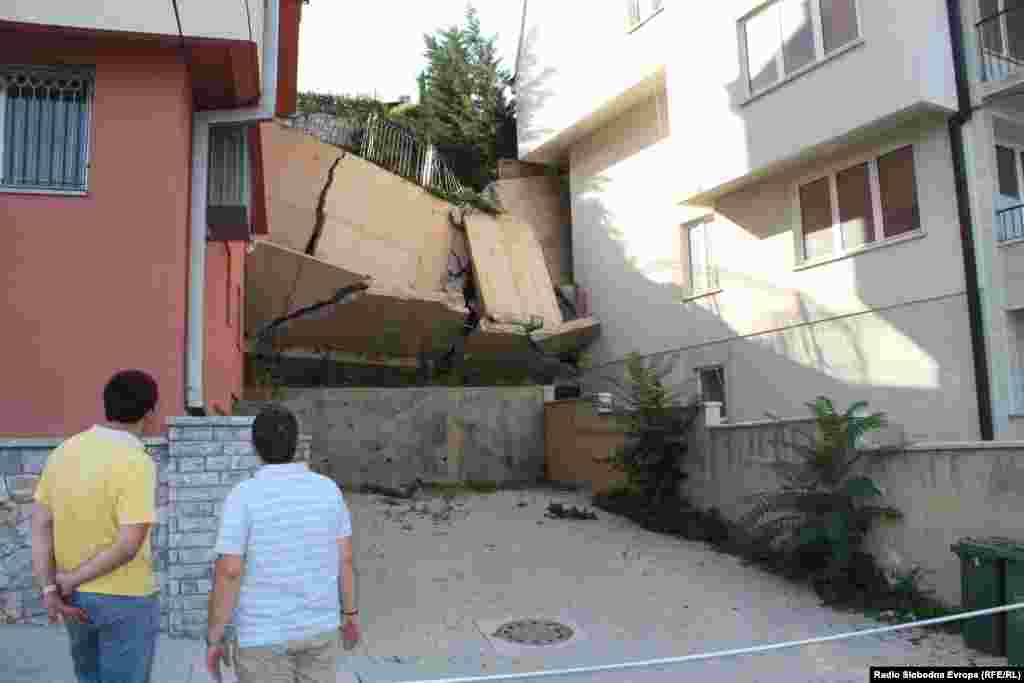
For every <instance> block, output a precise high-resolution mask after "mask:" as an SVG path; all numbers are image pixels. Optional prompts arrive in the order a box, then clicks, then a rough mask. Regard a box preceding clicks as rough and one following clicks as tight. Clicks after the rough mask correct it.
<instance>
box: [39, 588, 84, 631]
mask: <svg viewBox="0 0 1024 683" xmlns="http://www.w3.org/2000/svg"><path fill="white" fill-rule="evenodd" d="M43 607H45V608H46V615H47V617H48V618H49V620H50V623H51V624H63V623H64V621H65V620H67V619H70V620H71V621H72V622H80V623H83V624H87V623H89V615H88V614H86V612H85V610H84V609H82V608H81V607H72V606H71V605H69V604H67V603H66V602H64V598H62V597H61V596H60V595H59V594H58V593H57V592H56V591H53V592H50V593H47V594H46V595H44V596H43Z"/></svg>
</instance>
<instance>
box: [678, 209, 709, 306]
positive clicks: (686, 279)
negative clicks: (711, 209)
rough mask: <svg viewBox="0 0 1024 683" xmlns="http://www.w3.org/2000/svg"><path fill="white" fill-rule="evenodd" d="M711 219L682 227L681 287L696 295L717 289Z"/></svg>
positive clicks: (704, 219) (700, 220) (702, 219)
mask: <svg viewBox="0 0 1024 683" xmlns="http://www.w3.org/2000/svg"><path fill="white" fill-rule="evenodd" d="M713 227H714V219H713V218H710V217H709V218H701V219H699V220H696V221H693V222H691V223H687V224H686V225H684V226H683V234H682V240H681V241H682V248H683V254H682V265H683V270H684V275H683V287H684V288H685V290H686V292H687V294H690V295H698V294H703V293H705V292H710V291H714V290H716V289H718V264H717V263H716V262H715V257H714V252H713V251H712V248H711V241H712V237H711V236H712V233H713V229H712V228H713Z"/></svg>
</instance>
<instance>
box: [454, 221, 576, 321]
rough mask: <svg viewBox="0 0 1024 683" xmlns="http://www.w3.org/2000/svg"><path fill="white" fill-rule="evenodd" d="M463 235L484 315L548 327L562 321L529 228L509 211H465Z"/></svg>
mask: <svg viewBox="0 0 1024 683" xmlns="http://www.w3.org/2000/svg"><path fill="white" fill-rule="evenodd" d="M465 224H466V234H467V235H468V237H469V252H470V255H471V257H472V259H473V272H474V274H475V276H476V280H477V286H478V288H479V290H480V298H481V300H482V301H483V304H484V310H485V311H486V316H487V317H489V318H493V319H495V320H497V321H501V322H508V321H522V322H528V321H529V320H530V319H531V318H540V319H541V320H543V321H544V324H545V326H546V327H549V328H551V327H554V326H556V325H558V324H560V323H561V322H562V310H561V308H560V307H559V305H558V299H557V298H556V296H555V290H554V285H553V284H552V282H551V275H550V273H548V266H547V262H546V261H545V260H544V252H543V250H542V249H541V245H540V242H539V241H538V239H537V236H536V234H535V233H534V230H533V228H531V227H530V225H529V224H528V223H526V222H525V221H523V220H521V219H519V218H517V217H515V216H512V215H510V214H502V215H499V216H490V215H488V214H485V213H480V212H477V213H470V214H467V215H466V219H465Z"/></svg>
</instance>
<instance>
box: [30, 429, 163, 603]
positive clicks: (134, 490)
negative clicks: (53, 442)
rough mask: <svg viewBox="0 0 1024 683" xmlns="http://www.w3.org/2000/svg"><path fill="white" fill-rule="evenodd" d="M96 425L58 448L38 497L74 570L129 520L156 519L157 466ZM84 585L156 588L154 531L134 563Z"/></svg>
mask: <svg viewBox="0 0 1024 683" xmlns="http://www.w3.org/2000/svg"><path fill="white" fill-rule="evenodd" d="M105 431H107V430H105V429H104V428H102V427H95V428H93V429H91V430H89V431H85V432H82V433H81V434H77V435H76V436H73V437H71V438H70V439H68V440H67V441H65V442H64V443H62V444H61V445H60V446H59V447H58V448H57V449H55V450H54V451H53V453H52V454H51V455H50V457H49V459H48V460H47V463H46V467H45V468H44V470H43V474H42V477H40V479H39V483H38V485H37V486H36V494H35V499H36V501H37V502H39V503H42V504H43V505H46V506H47V507H49V508H50V510H51V512H52V513H53V537H54V538H53V544H54V554H55V556H56V558H57V568H58V570H59V571H71V570H73V569H74V568H75V567H77V566H78V565H80V564H81V563H83V562H85V561H87V560H89V559H91V558H93V557H95V556H96V555H97V554H98V553H100V552H101V551H103V550H105V549H106V548H109V547H110V546H112V545H113V544H114V543H115V542H116V541H117V536H118V531H119V527H120V526H121V525H124V524H144V523H149V524H153V523H155V522H156V501H155V497H156V467H155V465H154V464H153V460H152V458H150V457H149V454H148V453H146V451H145V450H144V449H143V448H142V445H141V442H139V443H138V445H135V444H133V443H132V442H131V441H130V440H128V439H119V438H117V436H116V435H110V434H109V433H104V432H105ZM78 590H80V591H82V592H86V593H104V594H107V595H130V596H143V595H152V594H153V593H155V592H156V590H157V586H156V579H155V578H154V576H153V552H152V549H151V546H150V535H147V537H146V540H145V542H144V543H143V544H142V548H140V549H139V552H138V553H137V554H136V555H135V557H134V558H132V560H131V561H130V562H128V563H127V564H125V565H123V566H121V567H119V568H117V569H115V570H114V571H113V572H111V573H110V574H107V575H105V576H101V577H99V578H97V579H94V580H92V581H89V582H88V583H83V584H82V585H81V586H79V588H78Z"/></svg>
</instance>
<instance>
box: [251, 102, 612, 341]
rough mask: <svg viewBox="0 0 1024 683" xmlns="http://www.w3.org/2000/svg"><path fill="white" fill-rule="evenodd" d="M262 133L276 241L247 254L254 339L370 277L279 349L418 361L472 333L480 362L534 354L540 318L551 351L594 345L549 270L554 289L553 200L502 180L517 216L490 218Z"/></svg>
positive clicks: (375, 170)
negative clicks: (568, 312)
mask: <svg viewBox="0 0 1024 683" xmlns="http://www.w3.org/2000/svg"><path fill="white" fill-rule="evenodd" d="M259 133H260V138H261V145H262V148H263V150H264V154H265V164H266V169H267V171H266V173H265V174H264V184H265V187H264V188H263V189H264V192H263V196H265V197H266V202H267V206H266V207H265V208H266V212H267V217H268V223H269V234H268V235H266V236H264V237H262V238H260V239H259V240H257V242H256V243H255V244H254V245H253V249H252V253H251V254H250V260H249V261H250V262H249V267H248V270H247V285H246V288H245V289H246V293H247V294H246V299H247V300H246V328H247V329H246V332H247V334H248V335H250V336H252V335H254V334H255V333H256V332H257V331H259V330H260V329H261V328H262V327H263V326H265V325H266V324H267V323H269V322H271V321H272V320H275V319H277V318H280V317H281V316H284V315H286V314H287V313H290V312H293V311H295V310H297V309H299V308H302V307H304V306H309V305H311V304H315V303H317V302H320V301H324V300H327V299H330V298H331V296H332V295H333V294H334V293H335V292H336V291H337V290H339V289H341V288H343V287H346V286H349V285H351V284H353V283H355V282H360V281H364V282H367V283H368V284H369V289H368V290H366V291H365V292H364V293H363V294H362V295H361V296H360V297H359V298H358V299H356V300H355V301H353V302H352V303H348V304H346V305H344V306H331V307H328V308H325V309H324V312H323V313H322V314H319V315H315V316H313V317H310V318H303V319H301V320H296V321H293V322H290V323H289V324H288V325H287V326H285V327H284V329H282V330H280V331H279V332H278V333H277V334H276V335H275V338H274V345H275V348H277V349H279V350H286V349H310V348H316V349H324V350H327V349H329V350H333V351H339V352H353V353H371V352H372V353H375V354H382V353H383V354H387V355H391V356H395V357H402V358H415V357H417V356H420V355H421V354H424V353H428V354H429V353H441V352H443V351H445V350H446V349H448V348H450V347H451V346H452V344H453V343H454V342H455V340H457V339H458V338H459V337H460V335H464V333H465V330H466V328H467V326H474V325H475V327H473V332H472V334H470V335H469V337H468V339H466V344H465V352H466V353H470V354H474V355H477V356H494V357H497V356H501V355H502V354H507V353H509V352H513V353H514V352H523V351H526V350H528V349H529V347H528V344H527V342H526V340H525V335H526V330H527V326H530V327H531V328H536V327H537V325H538V324H540V325H542V326H541V327H539V329H536V330H535V331H534V332H533V333H532V336H533V339H534V340H535V341H536V342H537V343H538V344H539V346H540V348H541V349H543V350H544V351H545V352H548V353H563V352H566V351H572V350H577V349H582V348H584V347H585V346H586V345H588V344H589V343H591V342H592V341H593V340H594V339H595V338H596V336H597V334H598V332H599V329H600V325H599V322H598V321H597V320H595V319H593V318H582V319H569V320H567V319H565V317H564V315H563V313H562V309H561V306H560V304H559V301H558V299H557V297H556V290H555V284H556V283H555V281H554V279H553V278H552V273H554V274H555V276H556V277H557V278H558V279H559V283H558V284H561V281H562V280H563V279H565V278H566V277H567V276H568V275H567V272H566V271H567V267H566V266H565V265H564V264H563V262H565V261H566V259H567V253H566V248H565V247H566V245H565V244H562V243H561V242H559V241H558V239H557V235H556V234H555V233H557V232H558V229H561V228H558V227H557V222H558V220H559V219H558V217H557V215H556V214H555V213H553V211H554V209H552V208H551V207H549V206H547V204H551V203H552V202H551V198H550V197H547V196H544V197H541V195H540V194H537V196H538V201H537V203H536V206H534V205H533V204H531V202H530V193H531V192H533V193H535V194H536V193H537V192H538V190H537V189H536V188H534V187H533V186H532V185H530V186H529V187H528V186H527V185H524V184H523V180H519V179H516V180H509V181H499V182H498V183H496V184H495V186H494V187H493V188H492V194H494V195H495V198H496V199H497V200H498V201H499V203H502V204H504V203H505V202H504V201H503V200H504V198H505V197H504V195H505V194H507V195H508V199H509V202H508V204H509V205H510V206H511V207H512V211H510V212H509V213H503V214H499V215H498V216H491V215H488V214H485V213H483V212H480V211H475V210H468V211H467V210H464V209H461V208H458V207H455V206H453V205H452V204H450V203H448V202H447V201H445V200H443V199H440V198H439V197H437V196H434V195H433V194H431V193H429V192H428V191H426V190H425V189H423V188H422V187H419V186H418V185H416V184H414V183H411V182H409V181H407V180H405V179H404V178H401V177H399V176H397V175H394V174H392V173H389V172H388V171H386V170H384V169H382V168H380V167H378V166H376V165H374V164H372V163H370V162H369V161H366V160H365V159H362V158H360V157H359V156H357V155H355V154H352V153H350V152H346V151H345V150H342V149H340V148H338V147H334V146H332V145H329V144H325V143H323V142H321V141H320V140H319V139H317V138H316V137H314V136H313V135H309V134H306V133H304V132H303V131H301V130H297V129H293V128H290V127H288V126H287V125H285V124H283V123H282V122H267V123H263V124H261V125H260V130H259ZM525 180H526V181H528V182H530V183H533V184H534V185H535V184H536V183H537V181H538V180H543V179H536V178H530V179H525ZM503 182H505V183H506V184H507V188H508V191H507V193H506V192H503V189H502V188H503V185H502V183H503ZM549 194H550V193H549ZM538 207H540V208H538ZM551 225H555V226H556V228H552V227H551ZM542 240H543V242H542Z"/></svg>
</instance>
